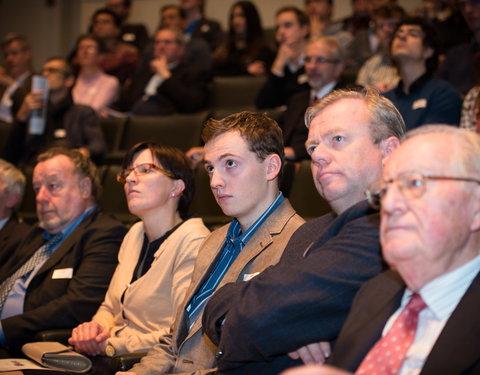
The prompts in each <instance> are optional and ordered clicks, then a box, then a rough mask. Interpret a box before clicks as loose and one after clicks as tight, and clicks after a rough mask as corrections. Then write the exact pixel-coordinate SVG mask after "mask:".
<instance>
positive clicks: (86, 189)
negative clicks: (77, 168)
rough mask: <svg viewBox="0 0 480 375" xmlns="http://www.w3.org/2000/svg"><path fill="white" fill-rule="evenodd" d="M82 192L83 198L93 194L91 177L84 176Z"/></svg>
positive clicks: (81, 185)
mask: <svg viewBox="0 0 480 375" xmlns="http://www.w3.org/2000/svg"><path fill="white" fill-rule="evenodd" d="M79 186H80V193H81V194H82V197H83V198H90V197H91V195H92V180H91V179H90V177H83V178H82V179H81V180H80V185H79Z"/></svg>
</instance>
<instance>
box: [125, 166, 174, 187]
mask: <svg viewBox="0 0 480 375" xmlns="http://www.w3.org/2000/svg"><path fill="white" fill-rule="evenodd" d="M153 171H159V172H160V173H163V174H164V175H165V176H167V177H170V178H175V176H174V175H173V174H171V173H170V172H168V171H166V170H165V169H163V168H160V167H159V166H158V165H155V164H152V163H144V164H139V165H137V166H135V167H133V168H127V169H122V170H121V171H120V172H119V173H118V174H117V181H118V182H120V183H121V184H125V183H126V182H127V176H128V175H129V174H130V173H132V172H133V173H135V176H143V175H146V174H149V173H152V172H153Z"/></svg>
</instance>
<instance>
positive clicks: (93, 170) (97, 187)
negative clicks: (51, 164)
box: [37, 147, 102, 200]
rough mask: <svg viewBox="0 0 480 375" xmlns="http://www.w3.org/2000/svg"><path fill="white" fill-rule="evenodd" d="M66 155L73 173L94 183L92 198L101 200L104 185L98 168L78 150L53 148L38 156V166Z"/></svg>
mask: <svg viewBox="0 0 480 375" xmlns="http://www.w3.org/2000/svg"><path fill="white" fill-rule="evenodd" d="M59 155H64V156H66V157H67V158H69V159H70V160H71V161H72V164H73V171H74V173H76V174H77V175H79V176H80V177H82V178H83V177H87V178H89V179H90V181H91V183H92V197H93V198H94V199H95V200H98V199H99V198H100V194H101V193H102V185H101V184H100V178H99V177H98V173H97V167H96V166H95V164H93V162H92V161H91V160H90V158H89V157H87V156H85V155H84V154H82V153H81V152H80V151H79V150H78V149H76V148H66V147H52V148H50V149H48V150H47V151H45V152H43V153H41V154H39V155H38V156H37V164H38V163H41V162H44V161H47V160H49V159H52V158H54V157H55V156H59Z"/></svg>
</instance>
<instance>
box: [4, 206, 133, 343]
mask: <svg viewBox="0 0 480 375" xmlns="http://www.w3.org/2000/svg"><path fill="white" fill-rule="evenodd" d="M42 233H43V230H41V229H40V228H38V227H36V228H34V229H32V231H31V232H30V233H29V234H28V235H27V236H26V238H25V241H24V242H23V243H22V244H21V245H20V247H19V248H18V251H16V252H15V254H14V255H13V256H12V257H11V258H10V260H9V261H8V263H7V264H5V265H3V267H2V268H0V275H1V276H0V283H1V282H3V281H4V280H5V279H6V278H7V277H9V276H10V275H11V274H13V273H14V272H15V271H16V270H17V269H18V268H19V267H20V266H21V265H23V264H24V263H25V261H26V260H27V259H29V258H30V257H31V256H32V254H33V253H34V252H35V251H36V250H37V249H38V248H39V247H40V246H41V245H42V244H43V243H44V241H45V240H44V239H43V236H42ZM125 233H126V228H125V227H124V226H123V225H122V224H120V223H119V222H118V221H117V220H115V219H113V218H112V217H111V216H109V215H106V214H104V213H102V212H101V211H100V210H99V209H96V210H95V211H94V212H93V213H91V214H90V215H89V216H87V217H86V218H85V219H84V220H83V221H82V222H81V223H80V224H79V225H78V226H77V228H75V230H74V231H73V232H72V233H71V234H70V235H69V236H68V237H67V238H66V239H65V240H64V241H63V242H62V244H61V245H60V247H59V248H58V249H57V250H56V251H55V252H54V253H53V254H52V256H51V257H50V258H49V259H48V260H47V261H46V262H45V264H44V265H43V266H42V267H41V268H40V270H39V271H38V273H37V274H36V275H35V276H34V277H33V279H32V281H31V282H30V285H29V286H28V289H27V292H26V296H25V303H24V308H23V311H24V312H23V314H20V315H16V316H12V317H10V318H7V319H3V320H2V327H3V330H4V333H5V337H6V339H7V342H8V344H9V346H10V349H13V350H14V351H15V350H19V349H20V348H21V347H22V345H23V344H25V343H26V342H28V341H32V340H33V338H34V335H35V333H36V332H38V331H42V330H46V329H55V328H73V327H75V326H77V325H78V324H80V323H83V322H84V321H87V320H90V319H91V317H92V316H93V314H94V313H95V311H96V310H97V308H98V306H99V305H100V303H101V302H102V301H103V298H104V295H105V292H106V290H107V288H108V285H109V283H110V278H111V277H112V274H113V271H114V270H115V267H116V265H117V252H118V249H119V247H120V243H121V242H122V239H123V236H124V235H125ZM65 269H72V271H73V276H72V277H71V278H65V277H64V278H58V277H57V276H55V277H54V275H58V270H65Z"/></svg>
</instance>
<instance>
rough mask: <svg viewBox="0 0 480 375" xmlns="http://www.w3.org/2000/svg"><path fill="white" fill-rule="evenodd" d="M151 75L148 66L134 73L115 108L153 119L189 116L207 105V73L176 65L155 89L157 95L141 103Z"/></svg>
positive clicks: (182, 64)
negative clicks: (167, 77)
mask: <svg viewBox="0 0 480 375" xmlns="http://www.w3.org/2000/svg"><path fill="white" fill-rule="evenodd" d="M152 76H153V72H152V71H151V70H150V68H149V67H145V68H144V69H142V70H141V71H140V72H138V74H137V75H136V76H135V77H134V78H133V80H132V83H131V85H130V86H128V87H127V88H126V89H125V91H124V92H123V93H122V95H121V98H120V101H119V103H118V107H119V108H120V109H121V110H123V111H126V112H129V111H131V112H132V113H133V114H135V115H145V116H156V115H169V114H172V113H191V112H195V111H198V110H200V109H202V108H204V107H205V106H206V105H207V100H208V82H209V81H210V74H209V73H206V72H204V71H201V70H199V69H197V68H196V67H194V66H192V65H188V64H184V63H180V64H179V65H178V66H177V67H175V68H174V69H173V70H172V77H170V78H169V79H167V80H165V81H164V82H163V83H162V84H161V85H160V86H159V87H158V89H157V94H156V95H155V96H153V97H151V98H150V99H148V100H147V101H144V100H142V98H143V96H144V94H145V87H146V86H147V84H148V81H149V80H150V78H151V77H152Z"/></svg>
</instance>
